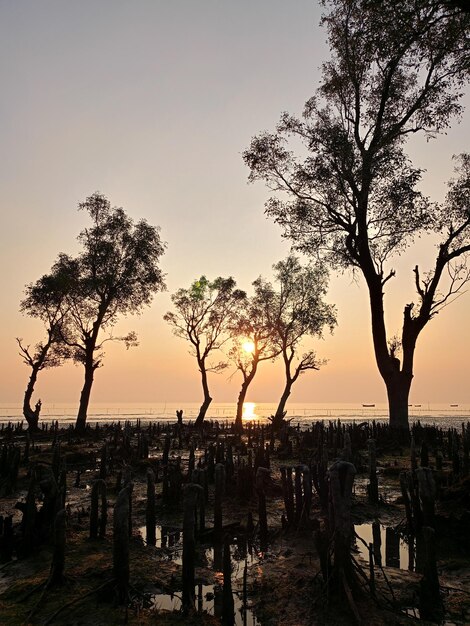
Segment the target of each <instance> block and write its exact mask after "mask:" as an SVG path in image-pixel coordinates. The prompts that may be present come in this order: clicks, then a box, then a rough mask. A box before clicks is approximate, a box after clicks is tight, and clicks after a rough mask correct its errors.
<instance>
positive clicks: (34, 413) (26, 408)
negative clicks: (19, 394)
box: [23, 363, 41, 431]
mask: <svg viewBox="0 0 470 626" xmlns="http://www.w3.org/2000/svg"><path fill="white" fill-rule="evenodd" d="M39 370H40V364H38V363H35V364H34V365H33V366H32V372H31V376H30V378H29V382H28V386H27V387H26V391H25V394H24V400H23V415H24V418H25V420H26V421H27V422H28V428H29V430H31V431H34V430H38V422H39V411H40V409H41V405H40V404H39V403H38V404H37V405H36V409H35V410H33V409H32V408H31V398H32V396H33V393H34V386H35V384H36V381H37V378H38V373H39Z"/></svg>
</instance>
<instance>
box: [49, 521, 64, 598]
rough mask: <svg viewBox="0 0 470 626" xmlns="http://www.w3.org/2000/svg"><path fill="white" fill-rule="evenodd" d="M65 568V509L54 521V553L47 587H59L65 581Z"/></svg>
mask: <svg viewBox="0 0 470 626" xmlns="http://www.w3.org/2000/svg"><path fill="white" fill-rule="evenodd" d="M64 566H65V509H61V510H60V511H59V512H58V513H57V515H56V516H55V520H54V552H53V555H52V566H51V574H50V576H49V582H48V583H47V586H48V587H49V586H52V585H58V584H60V583H61V582H62V581H63V579H64Z"/></svg>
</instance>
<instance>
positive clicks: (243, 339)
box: [229, 279, 280, 431]
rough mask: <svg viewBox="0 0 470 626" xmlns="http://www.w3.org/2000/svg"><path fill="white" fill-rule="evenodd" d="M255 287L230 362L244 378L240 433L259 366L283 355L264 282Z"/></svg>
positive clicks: (242, 315)
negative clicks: (249, 389) (273, 324)
mask: <svg viewBox="0 0 470 626" xmlns="http://www.w3.org/2000/svg"><path fill="white" fill-rule="evenodd" d="M253 286H254V289H255V293H254V295H253V296H252V297H251V298H248V299H247V300H246V304H245V307H244V309H243V311H241V313H240V314H239V316H238V318H237V321H236V323H235V324H234V326H233V338H232V345H231V348H230V350H229V358H230V360H231V361H232V362H233V363H234V365H235V367H236V369H237V370H238V371H240V372H241V375H242V385H241V388H240V393H239V394H238V399H237V409H236V415H235V428H236V429H237V430H239V431H240V430H242V429H243V422H242V416H243V403H244V402H245V398H246V394H247V391H248V387H249V386H250V385H251V383H252V382H253V379H254V377H255V375H256V372H257V371H258V366H259V364H260V363H261V362H262V361H273V360H274V359H275V358H276V357H277V356H279V354H280V348H279V346H278V345H277V343H276V341H275V338H276V336H275V333H274V329H273V327H272V325H271V324H270V319H269V317H268V315H267V312H266V306H265V302H264V294H263V290H262V284H261V282H260V280H259V279H258V280H255V281H254V283H253Z"/></svg>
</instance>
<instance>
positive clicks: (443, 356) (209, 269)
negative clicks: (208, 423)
mask: <svg viewBox="0 0 470 626" xmlns="http://www.w3.org/2000/svg"><path fill="white" fill-rule="evenodd" d="M320 14H321V9H320V6H319V3H318V2H316V1H314V0H296V2H286V0H237V1H229V0H173V1H172V2H169V1H167V0H137V1H135V2H129V1H128V0H126V1H124V0H100V1H99V2H97V1H96V0H82V1H80V2H72V1H70V0H69V1H64V0H55V1H52V0H41V1H38V0H21V1H20V2H13V1H11V2H5V1H3V2H1V3H0V79H1V86H2V97H1V99H0V111H1V113H0V136H1V138H2V140H1V148H0V150H1V167H0V206H1V214H2V229H1V235H0V236H1V245H0V255H1V267H2V272H1V279H0V280H1V286H0V289H1V293H2V298H1V308H0V315H1V323H0V333H1V336H0V345H1V360H0V403H12V404H19V403H21V402H22V396H23V393H24V388H25V385H26V382H27V378H28V376H29V371H28V369H27V368H26V366H25V365H23V364H22V363H21V360H20V358H19V356H18V354H17V346H16V342H15V337H22V338H23V340H24V341H25V342H26V343H31V344H34V343H35V342H36V341H38V340H40V339H41V338H42V328H41V325H40V323H38V322H37V321H34V320H29V319H27V318H24V317H23V316H22V315H21V314H20V313H19V310H18V308H19V302H20V300H21V298H22V293H23V289H24V286H25V284H27V283H29V282H33V281H35V280H36V279H37V278H39V277H40V276H41V275H42V274H44V273H46V272H47V271H48V270H49V268H50V266H51V264H52V263H53V262H54V260H55V258H56V256H57V254H58V253H59V252H68V253H72V254H73V253H75V252H76V251H77V250H78V247H77V246H78V244H77V242H76V236H77V235H78V233H79V231H80V230H81V229H82V228H83V227H84V226H85V224H86V216H85V215H84V214H83V213H78V212H77V205H78V203H79V202H81V201H83V200H84V199H85V198H86V197H87V196H89V195H91V194H92V193H93V192H95V191H100V192H102V193H103V194H105V195H106V196H107V197H108V198H109V199H110V201H111V203H112V204H113V205H118V206H122V207H124V208H125V210H126V211H127V212H128V213H129V214H130V215H131V216H132V217H133V218H135V219H136V220H137V219H140V218H141V217H144V218H146V219H147V220H148V221H149V222H150V223H151V224H157V225H159V226H160V227H161V236H162V239H163V240H164V241H166V242H167V244H168V248H167V251H166V253H165V255H164V256H163V258H162V263H161V266H162V269H163V271H164V272H165V273H166V282H167V286H168V291H167V292H166V293H163V294H158V295H157V296H156V298H155V300H154V303H153V305H152V306H151V307H150V308H148V309H146V310H144V312H143V314H142V315H141V316H140V317H136V318H127V319H123V320H122V321H121V322H120V323H119V325H118V327H117V330H116V333H117V332H119V331H126V332H127V331H128V330H135V331H137V333H138V335H139V340H140V345H139V347H138V348H134V349H131V350H129V351H126V350H125V349H124V348H123V347H122V346H110V347H109V348H108V349H107V357H106V359H105V362H104V367H103V368H102V369H101V370H99V371H98V372H97V374H96V376H95V386H94V389H93V392H92V403H93V401H94V402H109V403H111V402H112V403H117V402H142V403H144V402H178V401H181V402H189V401H198V400H199V399H200V395H201V392H200V382H199V377H198V372H197V369H196V365H195V362H194V361H193V359H192V358H191V357H190V356H189V354H188V346H187V345H186V344H185V342H183V341H182V340H180V339H177V338H176V337H174V336H173V335H172V333H171V329H170V327H169V326H168V325H167V324H166V323H165V322H164V321H163V319H162V317H163V315H164V313H165V312H166V311H167V310H169V309H170V308H171V302H170V295H171V293H173V292H174V291H176V289H178V288H179V287H185V286H189V284H190V283H191V282H192V280H194V279H195V278H196V277H198V276H200V275H201V274H205V275H207V276H208V277H209V278H215V277H216V276H219V275H221V276H229V275H232V276H233V277H234V278H235V279H236V280H237V283H238V286H239V287H240V288H242V289H246V290H248V291H249V290H250V285H251V282H252V281H253V280H254V279H255V278H257V277H258V276H259V275H260V274H261V275H263V276H264V277H266V278H270V277H271V275H272V269H271V268H272V265H273V263H275V262H277V261H279V260H280V259H282V258H283V257H285V256H286V254H287V253H288V251H289V243H288V242H287V241H283V240H282V239H281V232H280V230H279V228H278V227H277V226H276V225H274V224H273V223H272V222H271V221H269V220H267V219H266V217H265V216H264V206H263V205H264V202H265V201H266V200H267V199H268V197H269V190H267V189H266V188H265V187H264V186H263V185H262V184H257V185H248V184H247V177H248V170H247V168H246V166H245V165H244V163H243V160H242V156H241V155H242V152H243V150H244V149H246V148H247V147H248V145H249V143H250V140H251V137H252V136H253V135H255V134H256V133H258V132H260V131H263V130H271V129H273V127H274V126H275V124H276V121H277V120H278V118H279V116H280V114H281V112H282V111H290V112H292V113H296V114H299V113H300V112H301V110H302V107H303V104H304V102H305V100H307V98H309V97H310V96H311V95H312V94H313V92H314V90H315V88H316V86H317V85H318V82H319V79H320V72H319V66H320V64H321V63H322V62H323V61H325V60H327V59H328V54H329V53H328V48H327V46H326V43H325V32H324V31H323V30H322V29H320V27H319V20H320ZM464 102H465V103H466V104H467V109H470V98H469V97H468V94H467V96H466V98H465V100H464ZM469 137H470V110H467V111H466V112H465V113H464V116H463V119H462V120H461V123H460V124H457V122H455V123H454V124H453V126H452V128H451V129H450V131H449V132H448V134H447V135H445V136H442V137H439V138H438V139H436V140H434V141H430V142H428V143H426V141H425V140H424V139H423V138H421V139H415V140H413V143H412V144H410V145H409V154H410V155H411V157H412V158H413V160H414V161H415V163H416V164H417V165H419V166H421V167H424V168H425V169H426V170H427V173H426V175H425V177H424V179H423V183H422V189H423V191H424V192H425V193H426V194H428V195H429V196H431V197H432V198H433V199H435V200H442V199H443V197H444V194H445V182H446V180H447V179H448V178H449V177H450V176H451V174H452V163H451V157H452V154H454V153H459V152H462V151H464V150H465V149H468V140H469ZM434 251H435V248H433V243H432V242H430V241H427V240H420V241H419V243H418V244H417V245H416V246H415V247H414V248H413V249H411V250H410V251H409V252H408V253H407V254H406V255H404V256H403V257H401V258H398V259H396V260H395V261H394V263H393V267H394V268H395V269H396V271H397V278H395V279H394V280H393V281H392V282H391V283H390V284H389V285H388V287H389V289H388V291H387V294H388V295H387V296H386V300H385V305H386V309H387V320H388V321H389V322H390V334H394V333H396V332H397V331H398V329H399V326H400V322H401V317H402V311H403V306H404V305H405V304H406V303H408V302H411V301H413V299H415V300H416V297H415V295H414V293H413V274H412V268H413V267H414V266H415V265H416V264H417V263H419V264H420V266H422V267H423V269H424V268H426V267H430V266H431V264H432V256H433V253H434ZM328 301H329V302H332V303H335V304H336V306H337V310H338V322H339V326H338V328H337V329H336V331H335V333H334V335H333V336H326V337H325V339H324V340H323V341H320V342H317V343H316V344H315V345H316V347H317V351H318V353H319V355H320V356H321V357H323V358H326V359H329V363H328V365H327V366H326V367H325V368H324V369H323V370H322V371H320V372H314V373H307V374H306V375H305V376H304V377H303V378H302V379H301V381H300V382H299V383H298V385H297V388H296V389H295V388H294V389H295V391H294V394H293V396H292V400H293V401H294V402H332V403H335V402H338V403H344V402H384V401H385V388H384V385H383V383H382V381H381V379H380V377H379V375H378V373H377V370H376V366H375V363H374V358H373V352H372V342H371V335H370V324H369V311H368V296H367V292H366V290H365V288H364V285H363V283H362V279H361V278H360V277H358V278H357V282H355V281H354V280H353V278H352V277H351V275H347V274H345V275H343V276H335V275H332V276H331V281H330V291H329V295H328ZM469 319H470V294H464V295H463V296H462V297H461V298H459V299H458V300H457V301H456V302H455V303H453V304H452V305H451V306H449V307H447V308H446V309H445V310H444V311H443V312H442V313H440V314H439V315H438V316H437V317H436V318H435V319H434V320H432V321H431V322H430V324H429V325H428V327H427V328H426V329H425V330H424V331H423V333H422V335H421V336H420V339H419V342H418V349H417V358H416V367H415V379H414V383H413V387H412V392H411V399H412V401H414V402H431V403H437V402H442V403H448V402H449V403H450V402H455V403H464V402H469V401H470V394H469V384H468V380H469V369H470V368H469V351H470V324H469ZM230 373H231V372H225V373H222V374H220V375H218V376H213V377H212V379H211V390H212V396H213V398H214V401H216V402H217V401H220V402H230V401H234V402H235V400H236V397H237V394H238V391H239V378H238V376H237V374H235V375H234V376H233V378H231V379H230V380H229V375H230ZM82 376H83V372H82V369H81V368H78V367H74V366H73V365H67V366H66V367H64V368H62V369H60V370H50V371H48V372H45V373H43V374H41V376H40V379H39V382H38V386H37V395H36V397H37V396H38V395H39V396H40V397H41V398H42V400H43V402H44V403H51V402H70V403H74V402H76V403H78V398H79V394H80V389H81V385H82ZM281 386H282V369H281V367H280V364H278V365H272V364H269V363H268V364H266V363H265V364H263V365H262V366H261V367H260V371H259V375H258V376H257V378H256V379H255V382H254V383H253V385H252V387H251V389H250V391H249V393H248V398H247V400H251V401H255V402H274V401H276V400H277V398H278V396H279V393H280V387H281Z"/></svg>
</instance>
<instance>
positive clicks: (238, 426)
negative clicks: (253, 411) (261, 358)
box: [235, 361, 258, 431]
mask: <svg viewBox="0 0 470 626" xmlns="http://www.w3.org/2000/svg"><path fill="white" fill-rule="evenodd" d="M257 369H258V361H254V362H253V364H252V368H251V371H250V373H249V374H248V375H244V377H243V383H242V386H241V389H240V393H239V394H238V400H237V412H236V415H235V430H237V431H241V430H243V422H242V416H243V404H244V402H245V398H246V394H247V391H248V387H249V386H250V384H251V381H252V380H253V378H254V377H255V374H256V370H257Z"/></svg>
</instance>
